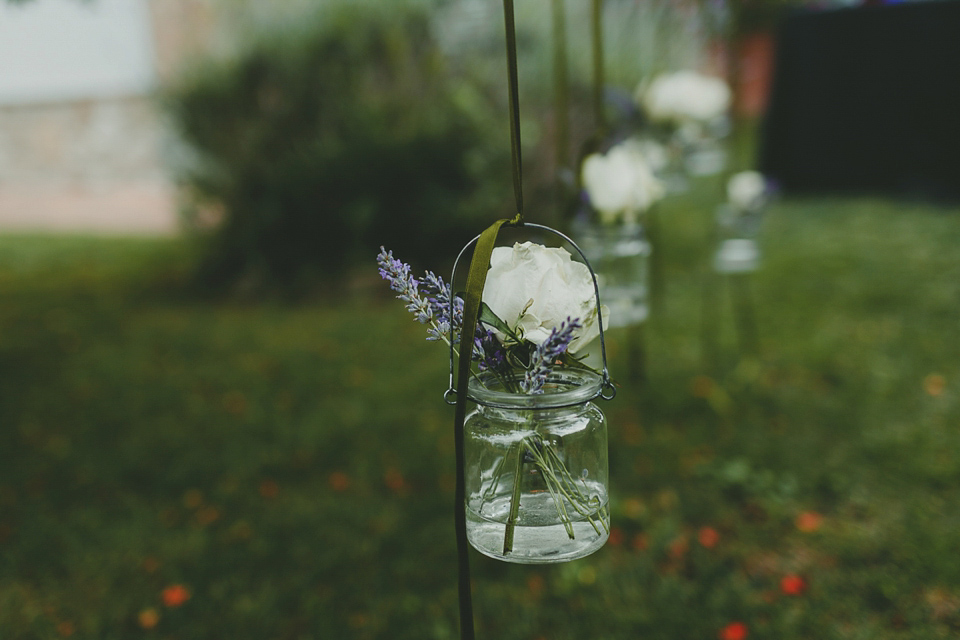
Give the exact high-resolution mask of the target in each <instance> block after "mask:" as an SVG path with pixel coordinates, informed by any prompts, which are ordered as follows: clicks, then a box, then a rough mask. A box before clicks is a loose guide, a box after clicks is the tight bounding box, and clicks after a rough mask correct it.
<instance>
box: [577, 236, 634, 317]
mask: <svg viewBox="0 0 960 640" xmlns="http://www.w3.org/2000/svg"><path fill="white" fill-rule="evenodd" d="M573 233H574V235H575V236H576V238H577V242H578V243H579V245H580V247H581V248H582V249H583V253H584V255H585V256H586V257H587V259H588V260H589V261H590V264H591V265H592V266H593V269H594V271H595V272H596V274H597V282H598V283H599V285H600V297H601V299H602V300H603V303H604V304H605V305H607V308H608V309H609V310H610V312H609V314H608V315H607V316H605V317H604V319H605V321H606V322H607V326H609V327H610V328H611V329H613V328H617V327H630V326H634V325H638V324H641V323H643V322H644V321H646V319H647V316H649V315H650V300H649V290H650V286H649V283H650V253H651V247H650V243H649V242H648V241H647V237H646V234H645V233H644V230H643V227H642V226H641V225H640V224H636V223H635V224H623V223H617V224H600V223H596V222H586V221H581V220H578V221H577V222H576V223H575V224H574V229H573Z"/></svg>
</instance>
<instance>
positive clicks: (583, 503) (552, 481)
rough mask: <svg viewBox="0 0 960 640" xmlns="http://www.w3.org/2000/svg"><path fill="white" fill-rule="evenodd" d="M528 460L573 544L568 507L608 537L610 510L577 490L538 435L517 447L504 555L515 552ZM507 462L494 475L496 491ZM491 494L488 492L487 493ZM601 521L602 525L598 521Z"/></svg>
mask: <svg viewBox="0 0 960 640" xmlns="http://www.w3.org/2000/svg"><path fill="white" fill-rule="evenodd" d="M527 456H529V457H530V460H531V461H532V464H533V465H534V466H535V467H536V469H537V471H539V472H540V475H541V477H542V478H543V481H544V484H545V485H546V487H547V490H548V491H549V492H550V496H551V497H552V498H553V502H554V505H555V506H556V508H557V516H558V518H559V519H560V522H561V523H563V527H564V529H565V530H566V532H567V535H568V536H569V537H570V539H571V540H574V539H575V537H576V536H575V533H574V529H573V521H572V520H571V518H570V513H569V512H568V511H567V506H566V505H567V504H568V503H569V505H570V507H572V508H573V510H574V511H576V513H578V514H580V515H581V516H583V517H584V518H585V519H586V520H587V522H589V523H590V526H591V527H593V530H594V531H595V532H596V533H597V535H600V534H601V533H602V532H601V527H602V528H603V532H606V533H609V532H610V529H609V527H608V526H607V522H606V514H607V510H606V507H604V506H603V505H602V504H601V503H600V500H599V498H597V497H596V496H594V497H588V496H587V494H586V493H585V492H584V491H582V490H581V489H580V488H579V487H578V486H577V480H576V478H574V477H573V475H572V474H571V473H570V471H569V470H568V469H567V467H566V465H565V464H564V462H563V460H562V459H561V458H560V456H559V455H557V452H556V451H554V448H553V447H552V446H551V445H550V443H548V442H545V441H544V440H543V438H542V437H541V436H540V435H539V434H535V435H533V436H530V437H527V438H524V439H522V440H521V441H520V442H519V443H518V444H517V464H516V470H515V472H514V480H513V494H512V496H511V498H510V512H509V514H508V516H507V524H506V531H505V532H504V537H503V553H504V555H506V554H508V553H510V552H511V551H513V543H514V537H515V533H516V526H517V520H518V519H519V516H520V498H521V494H522V491H521V489H522V487H521V485H522V482H523V469H524V466H525V461H526V460H527ZM505 464H506V460H504V461H502V462H501V464H500V465H498V467H497V469H496V470H495V471H494V476H495V478H494V488H495V487H496V486H497V485H498V484H499V482H500V477H501V475H502V474H503V471H504V469H503V467H504V466H505ZM581 482H582V483H583V486H584V490H587V485H586V481H584V480H582V479H581ZM488 493H489V491H488ZM598 520H599V525H598V523H597V521H598Z"/></svg>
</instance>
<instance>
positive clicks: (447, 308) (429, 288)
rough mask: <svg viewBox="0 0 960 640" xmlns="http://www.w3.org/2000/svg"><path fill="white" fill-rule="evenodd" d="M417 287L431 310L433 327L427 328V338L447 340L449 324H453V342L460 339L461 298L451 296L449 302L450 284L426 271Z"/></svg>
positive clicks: (461, 321) (461, 323) (461, 319)
mask: <svg viewBox="0 0 960 640" xmlns="http://www.w3.org/2000/svg"><path fill="white" fill-rule="evenodd" d="M419 288H420V290H421V291H422V292H423V294H424V295H425V296H427V302H428V303H429V305H430V307H431V309H432V310H433V314H434V318H435V323H436V326H435V327H430V328H429V329H427V340H443V341H444V342H446V341H448V340H449V335H450V325H451V323H452V324H453V342H454V344H456V343H457V342H459V341H460V327H461V326H462V325H463V300H462V299H461V298H456V297H455V298H453V304H452V305H451V303H450V285H448V284H447V283H445V282H444V281H443V278H441V277H440V276H438V275H436V274H434V273H433V272H432V271H427V273H426V277H425V278H424V279H423V280H420V281H419Z"/></svg>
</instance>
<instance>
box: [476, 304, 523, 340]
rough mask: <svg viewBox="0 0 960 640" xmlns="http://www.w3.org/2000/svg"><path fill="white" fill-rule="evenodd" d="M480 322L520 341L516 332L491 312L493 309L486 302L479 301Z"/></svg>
mask: <svg viewBox="0 0 960 640" xmlns="http://www.w3.org/2000/svg"><path fill="white" fill-rule="evenodd" d="M480 322H482V323H483V324H485V325H487V326H488V327H492V328H493V329H496V330H497V331H499V332H501V333H503V334H505V335H507V336H510V338H512V339H513V340H515V341H516V342H520V338H519V337H518V336H517V334H516V332H514V330H513V329H511V328H510V327H508V326H507V323H506V322H504V321H503V320H501V319H500V318H499V317H498V316H497V314H495V313H494V312H493V309H491V308H490V307H489V306H487V303H486V302H481V303H480Z"/></svg>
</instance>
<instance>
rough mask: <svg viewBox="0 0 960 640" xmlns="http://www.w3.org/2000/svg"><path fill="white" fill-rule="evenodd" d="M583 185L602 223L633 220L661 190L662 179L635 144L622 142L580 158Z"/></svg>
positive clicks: (648, 206) (652, 201)
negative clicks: (657, 176)
mask: <svg viewBox="0 0 960 640" xmlns="http://www.w3.org/2000/svg"><path fill="white" fill-rule="evenodd" d="M581 180H582V182H583V188H584V189H585V190H586V192H587V196H588V197H589V198H590V205H591V206H592V207H593V208H594V209H595V210H596V211H597V213H598V214H600V219H601V221H602V222H605V223H613V222H615V221H616V220H617V219H618V218H621V217H622V218H623V221H624V222H627V223H632V222H635V221H636V217H637V215H638V214H640V213H643V212H644V211H646V210H647V209H649V208H650V207H651V205H653V203H655V202H656V201H657V200H659V199H660V198H662V197H663V196H664V194H665V189H664V187H663V183H661V182H660V180H658V179H657V178H656V177H655V176H654V175H653V171H652V170H651V168H650V165H649V163H648V162H647V161H646V159H645V157H644V155H643V151H642V148H641V147H640V146H639V144H635V143H632V142H629V141H628V142H624V143H621V144H618V145H616V146H614V147H612V148H611V149H610V150H609V151H608V152H607V153H606V154H605V155H604V154H599V153H594V154H591V155H589V156H587V158H586V159H585V160H584V161H583V168H582V170H581Z"/></svg>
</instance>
